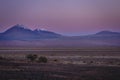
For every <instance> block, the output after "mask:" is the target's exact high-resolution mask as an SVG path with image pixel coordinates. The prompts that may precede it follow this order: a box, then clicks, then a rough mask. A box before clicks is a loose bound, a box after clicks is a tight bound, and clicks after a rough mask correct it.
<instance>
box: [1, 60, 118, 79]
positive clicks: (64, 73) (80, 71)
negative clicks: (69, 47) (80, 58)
mask: <svg viewBox="0 0 120 80" xmlns="http://www.w3.org/2000/svg"><path fill="white" fill-rule="evenodd" d="M0 80H120V67H113V66H111V67H110V66H109V67H105V66H90V65H73V64H50V63H46V64H45V63H44V64H43V63H13V62H7V63H6V62H1V63H0Z"/></svg>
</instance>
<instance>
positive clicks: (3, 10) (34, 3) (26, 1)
mask: <svg viewBox="0 0 120 80" xmlns="http://www.w3.org/2000/svg"><path fill="white" fill-rule="evenodd" d="M18 23H19V24H24V25H25V26H27V27H28V28H30V29H35V28H39V29H41V28H42V29H47V30H50V31H54V32H58V33H62V34H65V35H80V34H88V33H94V32H98V31H101V30H112V31H119V32H120V0H0V32H3V31H5V30H6V29H8V28H10V27H12V26H13V25H15V24H18Z"/></svg>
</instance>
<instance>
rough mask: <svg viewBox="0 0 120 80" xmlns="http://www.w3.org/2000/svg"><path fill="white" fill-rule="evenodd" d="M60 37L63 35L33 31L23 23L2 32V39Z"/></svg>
mask: <svg viewBox="0 0 120 80" xmlns="http://www.w3.org/2000/svg"><path fill="white" fill-rule="evenodd" d="M58 37H61V35H60V34H57V33H54V32H50V31H43V30H34V31H32V30H30V29H27V28H24V27H22V26H21V25H15V26H13V27H12V28H10V29H8V30H7V31H5V32H3V33H1V34H0V40H36V39H50V38H58Z"/></svg>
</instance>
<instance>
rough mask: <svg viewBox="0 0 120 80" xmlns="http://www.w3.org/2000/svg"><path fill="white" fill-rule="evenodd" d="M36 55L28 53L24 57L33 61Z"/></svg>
mask: <svg viewBox="0 0 120 80" xmlns="http://www.w3.org/2000/svg"><path fill="white" fill-rule="evenodd" d="M37 57H38V56H37V55H36V54H28V55H27V56H26V58H27V59H28V60H30V61H32V62H33V61H35V60H36V59H37Z"/></svg>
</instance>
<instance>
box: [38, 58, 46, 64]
mask: <svg viewBox="0 0 120 80" xmlns="http://www.w3.org/2000/svg"><path fill="white" fill-rule="evenodd" d="M38 62H40V63H47V62H48V59H47V58H46V57H44V56H41V57H39V58H38Z"/></svg>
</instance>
